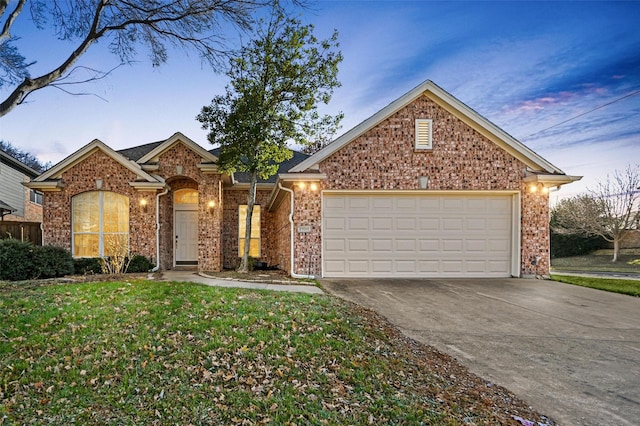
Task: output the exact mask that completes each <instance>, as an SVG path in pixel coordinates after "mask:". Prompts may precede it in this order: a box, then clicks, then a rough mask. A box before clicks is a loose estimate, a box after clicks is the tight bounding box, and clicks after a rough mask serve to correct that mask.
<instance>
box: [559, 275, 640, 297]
mask: <svg viewBox="0 0 640 426" xmlns="http://www.w3.org/2000/svg"><path fill="white" fill-rule="evenodd" d="M551 279H552V280H554V281H560V282H563V283H567V284H574V285H579V286H582V287H589V288H596V289H598V290H605V291H611V292H614V293H622V294H629V295H631V296H640V280H622V279H616V278H600V277H574V276H567V275H555V274H552V275H551Z"/></svg>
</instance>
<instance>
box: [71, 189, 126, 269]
mask: <svg viewBox="0 0 640 426" xmlns="http://www.w3.org/2000/svg"><path fill="white" fill-rule="evenodd" d="M72 227H73V236H72V238H73V241H72V243H73V256H74V257H103V256H114V255H123V254H127V253H128V252H129V198H128V197H126V196H124V195H120V194H116V193H114V192H106V191H91V192H85V193H82V194H78V195H76V196H75V197H73V200H72Z"/></svg>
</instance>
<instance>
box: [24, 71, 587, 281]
mask: <svg viewBox="0 0 640 426" xmlns="http://www.w3.org/2000/svg"><path fill="white" fill-rule="evenodd" d="M578 179H580V177H576V176H568V175H566V174H565V173H564V172H563V171H562V170H560V169H559V168H557V167H556V166H554V165H553V164H551V163H549V162H548V161H546V160H545V159H543V158H542V157H540V156H539V155H538V154H536V153H535V152H533V151H532V150H530V149H529V148H527V147H526V146H524V145H523V144H522V143H520V142H518V141H517V140H515V139H514V138H513V137H511V136H510V135H509V134H507V133H506V132H504V131H503V130H501V129H499V128H498V127H496V126H495V125H494V124H492V123H491V122H489V121H488V120H487V119H485V118H483V117H482V116H480V115H479V114H478V113H476V112H475V111H474V110H472V109H471V108H469V107H468V106H466V105H464V104H463V103H462V102H460V101H459V100H457V99H456V98H454V97H453V96H452V95H450V94H449V93H447V92H446V91H444V90H443V89H442V88H440V87H438V86H437V85H436V84H434V83H433V82H431V81H426V82H424V83H422V84H421V85H419V86H417V87H416V88H414V89H413V90H411V91H409V92H408V93H406V94H404V95H402V96H401V97H400V98H398V99H397V100H395V101H394V102H392V103H391V104H389V105H388V106H386V107H385V108H383V109H382V110H380V111H379V112H377V113H376V114H374V115H373V116H371V117H370V118H368V119H366V120H365V121H363V122H362V123H361V124H359V125H358V126H356V127H355V128H353V129H351V130H349V131H348V132H346V133H345V134H344V135H342V136H341V137H339V138H338V139H336V140H335V141H333V142H332V143H331V144H329V145H328V146H326V147H325V148H323V149H322V150H320V151H318V152H317V153H315V154H313V155H311V156H307V155H304V154H301V153H295V155H294V157H293V158H292V159H291V160H289V161H288V162H286V163H283V164H282V165H281V166H280V171H279V174H278V175H277V176H274V177H273V178H272V179H270V180H268V181H263V182H260V183H259V185H258V191H257V204H258V206H256V209H255V213H254V224H253V229H254V231H253V233H252V240H251V242H250V244H251V247H250V250H251V254H252V256H253V257H255V258H258V259H260V260H261V261H264V262H266V263H267V264H268V265H270V266H277V267H278V268H280V269H283V270H285V271H287V272H288V273H290V274H291V275H293V276H300V275H302V276H316V277H319V276H322V277H403V276H404V277H509V276H514V277H520V276H531V275H546V274H548V273H549V195H548V190H549V188H555V187H559V186H561V185H564V184H567V183H570V182H572V181H575V180H578ZM27 186H28V187H30V188H32V189H37V190H39V191H43V192H44V223H43V230H44V243H45V244H54V245H57V246H62V247H65V248H67V249H69V250H71V251H72V253H73V255H74V256H104V255H109V254H112V253H113V252H114V250H115V247H125V248H126V250H128V251H129V252H130V253H135V254H142V255H145V256H148V257H150V258H152V259H153V260H154V261H155V262H159V266H160V268H162V269H172V268H176V267H180V266H191V267H193V268H197V269H198V270H200V271H218V270H221V269H223V268H232V267H234V266H236V265H237V262H238V256H239V252H240V250H241V248H242V244H243V241H241V236H243V235H244V227H243V225H244V218H245V214H246V200H247V189H248V182H247V180H246V176H244V175H243V174H242V173H236V174H232V175H228V174H223V173H221V172H220V171H219V170H218V169H217V167H216V150H210V151H207V150H205V149H204V148H202V147H201V146H200V145H198V144H196V143H195V142H194V141H192V140H191V139H189V138H188V137H186V136H185V135H183V134H181V133H176V134H174V135H173V136H171V137H170V138H168V139H166V140H163V141H159V142H154V143H150V144H146V145H140V146H135V147H134V148H130V149H124V150H120V151H115V150H113V149H112V148H110V147H109V146H107V145H106V144H104V143H103V142H101V141H98V140H94V141H93V142H91V143H89V144H88V145H86V146H84V147H83V148H81V149H79V150H78V151H77V152H75V153H73V154H72V155H70V156H69V157H67V158H66V159H64V160H63V161H61V162H60V163H59V164H56V165H55V166H54V167H52V168H51V169H49V170H48V171H46V172H45V173H43V174H42V175H41V176H39V177H38V178H36V179H35V180H34V181H33V182H31V183H29V184H27Z"/></svg>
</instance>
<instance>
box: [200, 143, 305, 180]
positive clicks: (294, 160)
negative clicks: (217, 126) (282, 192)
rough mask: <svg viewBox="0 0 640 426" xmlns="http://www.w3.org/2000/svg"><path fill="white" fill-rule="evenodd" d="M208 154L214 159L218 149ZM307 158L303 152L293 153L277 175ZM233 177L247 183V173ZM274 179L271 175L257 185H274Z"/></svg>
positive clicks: (239, 173)
mask: <svg viewBox="0 0 640 426" xmlns="http://www.w3.org/2000/svg"><path fill="white" fill-rule="evenodd" d="M292 151H293V150H292ZM209 152H210V153H212V154H213V155H215V156H216V157H218V156H219V153H220V148H214V149H212V150H210V151H209ZM307 158H309V155H308V154H305V153H303V152H298V151H293V157H291V158H290V159H288V160H287V161H283V162H282V163H280V168H279V169H278V173H287V172H289V169H291V168H292V167H294V166H296V165H298V164H299V163H301V162H303V161H304V160H306V159H307ZM233 177H234V178H235V180H236V182H240V183H249V173H246V172H235V173H234V174H233ZM276 178H277V175H273V176H271V177H270V178H269V179H266V180H264V179H259V180H258V183H276Z"/></svg>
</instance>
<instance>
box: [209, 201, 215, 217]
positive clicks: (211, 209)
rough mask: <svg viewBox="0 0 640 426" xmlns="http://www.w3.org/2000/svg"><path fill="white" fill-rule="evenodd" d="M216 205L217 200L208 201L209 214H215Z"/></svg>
mask: <svg viewBox="0 0 640 426" xmlns="http://www.w3.org/2000/svg"><path fill="white" fill-rule="evenodd" d="M215 207H216V202H215V201H214V200H209V202H208V203H207V211H208V212H209V214H213V209H214V208H215Z"/></svg>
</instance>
